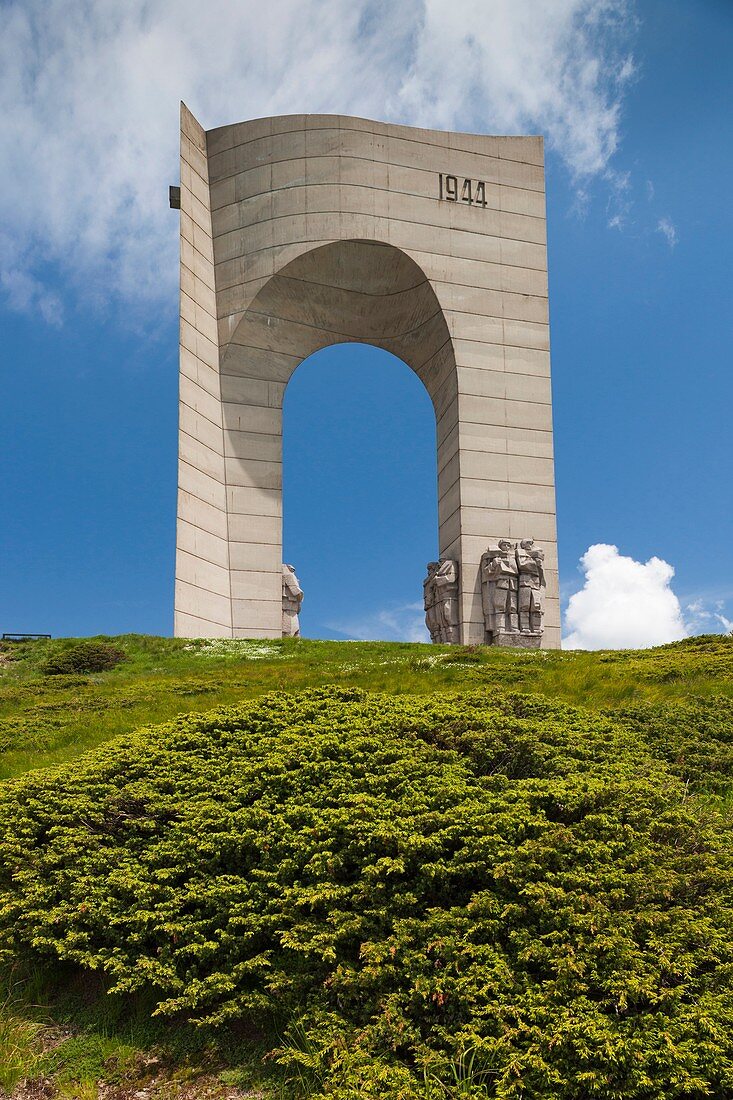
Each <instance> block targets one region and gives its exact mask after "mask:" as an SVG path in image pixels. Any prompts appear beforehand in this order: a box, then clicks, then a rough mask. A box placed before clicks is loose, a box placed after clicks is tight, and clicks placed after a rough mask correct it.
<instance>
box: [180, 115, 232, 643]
mask: <svg viewBox="0 0 733 1100" xmlns="http://www.w3.org/2000/svg"><path fill="white" fill-rule="evenodd" d="M180 216H181V332H180V390H179V404H178V410H179V411H178V415H179V450H178V516H177V553H176V595H175V625H174V632H175V635H176V636H177V637H184V638H185V637H193V638H201V637H227V638H230V637H231V636H232V601H231V590H230V580H229V577H230V573H229V532H228V529H227V523H228V521H227V500H226V492H227V490H226V471H225V465H224V433H223V428H222V402H221V382H220V376H219V341H218V334H217V323H216V298H215V292H214V251H213V242H212V231H211V200H210V194H209V169H208V161H207V156H206V133H205V131H204V130H203V129H202V127H201V126H200V125H199V124H198V122H197V121H196V119H195V118H194V117H193V115H192V114H191V112H190V111H189V110H188V109H187V108H186V106H185V105H184V104H183V103H182V104H181V215H180Z"/></svg>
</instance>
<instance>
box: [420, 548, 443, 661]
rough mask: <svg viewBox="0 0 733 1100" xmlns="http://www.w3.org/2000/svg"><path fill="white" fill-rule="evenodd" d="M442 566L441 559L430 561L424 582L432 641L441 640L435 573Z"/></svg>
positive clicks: (426, 615)
mask: <svg viewBox="0 0 733 1100" xmlns="http://www.w3.org/2000/svg"><path fill="white" fill-rule="evenodd" d="M439 566H440V562H439V561H429V562H428V575H427V577H426V578H425V580H424V581H423V582H422V591H423V607H424V608H425V625H426V627H427V628H428V631H429V632H430V641H431V642H439V641H440V624H439V623H438V590H437V587H436V584H435V574H436V573H437V572H438V567H439Z"/></svg>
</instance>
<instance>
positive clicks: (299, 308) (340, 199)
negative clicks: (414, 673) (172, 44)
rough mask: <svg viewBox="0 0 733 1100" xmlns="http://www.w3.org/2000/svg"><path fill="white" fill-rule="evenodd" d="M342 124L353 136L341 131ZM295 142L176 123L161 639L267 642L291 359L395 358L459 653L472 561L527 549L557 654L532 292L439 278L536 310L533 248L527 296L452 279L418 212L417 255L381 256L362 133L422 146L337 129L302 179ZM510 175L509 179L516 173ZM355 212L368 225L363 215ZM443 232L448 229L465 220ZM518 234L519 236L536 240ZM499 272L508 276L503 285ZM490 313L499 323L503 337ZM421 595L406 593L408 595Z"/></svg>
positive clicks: (301, 134) (286, 132)
mask: <svg viewBox="0 0 733 1100" xmlns="http://www.w3.org/2000/svg"><path fill="white" fill-rule="evenodd" d="M326 117H327V116H326ZM318 118H320V116H318ZM321 121H322V122H323V121H324V120H323V119H321ZM344 122H353V123H354V124H357V123H358V124H359V125H360V126H361V127H362V129H361V130H360V129H358V127H357V128H356V129H355V130H354V131H350V130H348V131H345V129H344V126H343V125H341V124H343V123H344ZM310 123H311V119H310V118H309V116H294V117H293V118H289V119H272V120H260V121H259V122H256V123H245V124H241V125H240V126H235V127H224V128H222V129H221V130H219V131H212V132H210V133H209V134H208V135H207V134H205V133H204V131H203V130H201V128H200V127H199V126H198V123H196V122H195V120H194V119H193V118H192V116H191V115H190V114H189V113H188V112H187V111H186V109H185V108H182V176H181V211H182V213H181V223H182V224H181V264H182V268H181V295H182V298H181V302H182V305H181V406H180V454H179V459H180V465H179V514H178V540H177V570H176V634H181V635H189V636H209V635H224V636H233V637H279V636H280V631H281V598H282V597H281V564H282V445H281V442H282V405H283V397H284V393H285V388H286V386H287V384H288V380H289V379H290V377H291V375H292V373H293V371H294V370H295V369H296V367H297V366H298V365H299V364H300V363H301V362H302V361H303V360H304V359H305V358H307V357H308V356H309V355H311V354H313V353H314V352H316V351H318V350H320V349H321V348H324V347H327V346H329V345H331V344H336V343H344V342H349V341H355V342H360V343H368V344H373V345H375V346H377V347H380V348H384V349H385V350H386V351H389V352H392V353H393V354H394V355H396V356H398V357H399V358H400V359H402V360H403V361H404V362H405V363H407V364H408V366H410V367H411V368H412V370H413V371H414V372H415V373H416V374H417V376H418V377H419V378H420V379H421V381H422V382H423V384H424V385H425V387H426V389H427V391H428V393H429V395H430V397H431V400H432V403H433V408H434V410H435V418H436V442H437V452H438V501H439V506H438V507H439V547H440V554H441V557H450V558H454V559H456V560H457V561H458V562H459V564H460V574H461V598H460V607H461V625H460V636H461V639H462V640H463V641H464V642H467V643H468V642H476V641H483V621H482V613H481V605H480V589H479V582H478V562H479V560H480V555H481V552H482V551H483V549H484V548H485V546H486V543H487V542H488V541H489V539H491V538H497V537H502V536H509V537H517V538H520V537H521V538H523V537H527V536H533V537H535V538H537V539H538V540H539V541H540V542H541V543H542V545H543V546H544V547H545V548H546V551H547V552H548V567H549V568H548V574H549V578H550V583H549V585H548V589H549V591H548V614H547V619H546V639H545V640H546V644H548V645H557V644H559V631H558V629H557V628H558V627H559V610H558V609H557V608H556V607H555V605H554V601H556V596H557V584H556V542H555V526H554V488H553V483H554V478H553V471H552V435H551V427H552V425H551V410H550V396H549V359H548V358H547V353H546V351H545V349H544V347H542V346H540V347H536V346H527V347H525V346H524V344H528V345H529V344H534V345H537V344H540V345H543V344H544V343H546V304H547V302H546V290H545V295H544V296H543V295H542V294H534V295H532V294H521V293H519V292H515V291H507V292H504V291H493V290H492V289H491V288H490V287H484V288H482V287H481V286H480V285H479V286H478V287H477V286H471V285H469V283H468V282H466V283H465V284H462V283H460V282H457V281H456V280H455V279H454V280H453V281H452V282H451V281H450V280H449V278H448V276H449V275H450V268H451V266H453V267H455V268H456V269H457V272H458V274H459V275H460V276H461V277H463V278H466V279H469V278H472V279H473V282H474V283H476V282H479V283H480V282H482V281H483V282H487V281H488V282H491V281H492V280H493V281H495V282H498V283H501V284H502V285H503V284H504V283H506V282H507V281H509V282H510V283H511V282H513V283H514V284H516V285H517V287H518V289H522V287H523V285H524V289H535V290H541V289H542V288H543V287H546V269H545V265H544V260H543V257H544V245H543V246H542V249H541V251H540V252H537V251H536V250H535V251H534V252H531V253H529V254H527V255H526V260H527V262H530V261H531V262H532V263H535V264H537V263H540V267H539V268H537V267H531V268H527V269H526V271H525V284H522V276H521V272H522V270H523V269H521V268H518V267H517V265H514V264H506V265H504V264H502V263H493V262H491V261H488V260H477V261H470V263H469V269H468V270H469V273H468V274H462V272H463V271H464V269H465V262H464V261H463V260H462V259H461V258H460V257H459V258H456V259H454V258H451V257H450V256H449V255H442V254H441V253H440V252H430V251H429V248H430V247H433V248H434V247H436V243H435V233H434V232H433V233H432V236H431V228H430V227H429V226H428V225H423V224H420V223H419V222H418V221H417V217H418V216H421V217H424V216H425V213H423V211H422V208H421V203H420V201H418V199H419V198H420V197H416V199H415V215H414V216H415V222H416V227H417V229H418V231H417V233H416V235H415V237H414V239H415V241H417V242H418V243H420V244H421V245H422V246H423V249H424V250H417V249H415V248H412V249H410V248H408V247H405V245H404V243H402V244H400V243H397V242H396V241H394V240H393V239H391V238H393V237H395V236H397V237H400V235H402V237H403V238H404V230H403V229H400V228H399V226H398V228H397V231H396V232H391V231H390V226H389V224H386V225H385V224H384V222H385V219H384V218H382V217H380V216H378V215H377V214H376V212H375V211H374V207H375V205H376V202H375V187H374V184H373V182H371V178H372V177H373V176H374V175H375V173H376V174H377V175H379V177H380V178H381V177H382V175H383V174H384V171H383V170H384V169H385V168H386V169H387V170H388V173H387V174H389V168H390V166H391V161H390V160H386V159H378V158H377V159H375V148H374V146H375V141H376V137H375V133H374V132H373V131H374V130H383V131H387V132H388V133H392V132H394V133H395V134H397V133H398V132H399V133H400V134H401V133H402V132H405V131H407V132H408V133H419V134H425V133H426V132H425V131H409V130H407V128H405V127H389V126H383V125H382V124H375V123H365V122H362V121H361V120H343V119H340V118H339V123H340V125H339V126H338V127H333V128H332V129H335V130H336V134H335V136H334V135H333V134H332V135H331V140H330V142H327V143H326V146H325V148H326V149H327V150H328V151H327V152H325V151H324V146H323V144H317V145H316V147H315V149H314V151H313V152H312V154H311V157H310V159H309V156H308V144H309V142H308V138H309V136H310V137H313V136H314V135H316V134H318V130H317V129H312V130H311V129H309V126H310ZM276 124H279V125H282V126H283V127H284V129H283V130H282V131H280V130H279V129H278V128H277V127H276ZM286 124H287V127H286ZM323 129H328V127H325V126H324V127H323ZM263 130H264V133H263ZM273 131H274V132H273ZM427 133H429V134H431V135H433V133H434V132H432V131H430V132H427ZM436 136H437V137H438V138H440V139H442V141H443V142H445V140H446V139H450V138H456V137H465V138H466V140H467V141H468V142H469V144H470V141H474V142H476V141H478V140H479V139H476V138H473V139H471V138H470V137H469V135H446V134H436ZM322 138H323V134H320V139H319V140H321V141H322ZM483 140H484V141H486V142H491V141H505V142H510V143H512V142H520V143H521V142H533V141H534V140H535V139H513V138H510V139H489V138H487V139H483ZM386 144H387V145H388V143H386ZM403 144H408V143H403ZM413 144H414V142H413ZM438 144H440V143H438ZM449 145H450V143H448V146H449ZM334 146H338V148H335V147H334ZM361 146H364V147H363V148H361ZM288 147H292V149H291V152H292V154H293V155H292V156H291V157H290V159H288V158H287V157H286V156H285V153H286V152H287V150H288ZM344 147H348V148H349V150H350V155H348V156H347V155H346V154H345V153H344V151H343V150H344ZM517 148H518V155H522V148H521V147H517ZM446 152H447V149H446ZM301 153H304V154H305V155H296V154H301ZM359 154H361V155H359ZM366 154H369V155H366ZM380 156H381V157H382V158H386V156H387V154H386V153H385V152H382V153H381V154H380ZM399 156H400V158H401V159H402V160H405V159H407V160H409V158H410V156H413V157H414V156H415V151H414V150H411V149H409V148H407V149H404V148H403V149H401V150H400V153H399ZM486 159H488V158H486ZM494 159H496V160H498V159H499V158H494ZM354 162H359V163H358V164H357V165H356V167H354V166H353V163H354ZM509 163H512V164H514V168H515V170H516V169H517V168H518V167H519V168H521V167H522V165H524V166H525V167H526V166H527V165H526V164H525V162H523V161H521V160H519V161H517V162H509ZM311 164H312V165H313V170H314V171H315V172H316V174H317V178H318V179H319V180H322V179H324V178H325V177H326V176H329V175H330V176H331V177H333V178H335V179H337V180H339V179H343V176H344V171H345V169H346V168H347V166H348V167H349V168H350V170H351V171H352V172H357V171H359V172H361V174H362V177H363V180H362V182H361V183H355V184H354V185H353V186H351V187H349V188H345V189H344V190H345V192H346V193H347V194H344V193H342V188H341V185H340V184H339V185H336V184H331V185H330V196H329V194H324V189H325V190H328V186H329V185H328V184H326V183H323V182H315V181H312V182H310V183H309V176H310V175H312V173H311V172H310V168H311ZM403 170H404V166H403ZM370 171H371V176H370ZM416 171H420V172H421V174H422V175H423V176H425V175H426V174H428V173H426V172H425V171H424V170H416ZM497 171H498V169H497ZM520 174H521V173H520ZM397 175H398V173H397V171H396V169H395V176H397ZM533 178H536V175H535V177H533ZM401 182H402V186H404V181H403V180H401ZM497 190H498V191H501V187H498V188H497ZM515 190H521V188H515ZM370 192H371V194H369V193H370ZM389 194H390V192H389V187H388V188H387V195H388V197H389ZM404 197H405V196H404V195H403V196H402V198H403V199H404ZM408 198H409V196H408ZM501 198H502V196H501V195H499V196H498V199H499V200H501ZM422 201H423V202H424V201H425V200H422ZM517 201H518V202H521V201H522V200H521V198H520V199H519V200H517ZM525 201H526V200H525ZM359 203H362V204H366V205H371V207H372V212H371V214H369V213H365V212H364V211H363V210H361V209H358V207H359ZM433 204H434V205H437V204H435V203H434V200H433ZM330 206H333V207H335V209H333V210H328V209H320V208H322V207H330ZM535 206H536V203H535ZM352 207H354V208H355V209H351V208H352ZM345 208H346V209H345ZM189 211H190V212H189ZM313 211H317V212H313ZM403 213H405V211H403ZM449 213H450V214H451V215H452V216H453V217H454V218H455V216H456V215H458V214H459V213H460V215H461V217H463V218H465V214H466V213H467V211H464V210H458V209H456V210H453V211H449ZM470 213H472V214H474V215H478V216H479V217H480V216H481V214H487V213H488V211H486V210H482V211H471V212H470ZM439 215H440V217H444V215H443V211H442V209H440V211H439ZM500 216H501V215H500ZM527 220H528V223H529V222H532V223H534V222H535V221H536V220H537V219H536V217H528V218H527ZM403 224H404V222H403V221H402V219H400V225H403ZM477 227H478V230H479V231H480V232H478V233H477V234H476V236H478V237H483V238H484V239H483V240H479V242H478V243H479V244H481V245H483V246H484V248H485V250H486V251H487V252H491V250H492V249H493V250H494V251H496V249H495V241H494V239H493V238H492V237H491V236H490V235H489V234H487V233H486V232H485V231H486V228H487V227H486V225H485V224H482V223H481V222H479V223H477ZM448 229H449V231H448V235H447V236H446V237H445V238H444V243H443V244H442V245H441V247H442V248H443V249H444V250H446V251H448V252H450V247H451V241H452V240H453V239H455V240H456V241H459V240H461V239H462V244H463V251H464V252H465V251H468V252H471V250H472V249H473V250H474V251H475V250H476V242H474V243H473V244H471V243H469V241H468V239H467V238H470V236H471V235H470V233H468V232H467V231H466V229H465V228H460V229H457V230H456V231H455V234H454V233H452V232H451V231H450V227H448ZM512 229H513V227H512ZM527 232H528V234H529V235H530V236H531V235H532V233H535V234H536V226H534V224H532V225H531V226H530V228H529V229H528V230H527ZM492 242H493V243H492ZM438 243H439V244H440V242H438ZM501 243H502V241H501V238H500V239H499V244H500V245H501ZM514 243H515V244H517V243H519V242H514ZM527 243H528V244H531V243H532V242H527ZM500 251H501V250H500ZM509 251H510V252H511V249H510V250H509ZM514 251H515V252H516V249H515V250H514ZM411 253H412V254H411ZM521 255H525V254H524V253H522V254H521ZM510 258H514V259H517V258H521V257H520V255H519V254H518V255H517V256H514V257H510ZM461 263H463V264H464V266H463V267H461ZM509 268H516V270H513V271H509V274H508V275H507V270H508V269H509ZM491 269H496V270H491ZM538 275H539V280H538ZM543 277H544V278H543ZM507 307H509V310H510V311H511V310H512V309H513V310H514V312H516V313H517V314H518V316H517V318H516V319H514V318H511V317H509V318H507V316H506V311H507ZM487 308H488V309H489V313H488V314H486V313H485V312H484V313H483V314H482V312H480V310H484V311H485V310H486V309H487ZM493 314H500V316H493ZM530 317H531V318H533V319H532V320H530V319H529V318H530ZM534 318H538V319H537V320H535V319H534ZM542 318H544V321H543V320H542ZM482 322H483V324H482ZM543 325H544V328H545V331H544V332H543V331H541V328H542V326H543ZM513 339H516V340H521V341H523V342H522V343H517V344H512V343H509V342H508V341H511V340H513ZM538 528H539V529H538ZM420 583H421V578H419V577H416V578H415V589H416V593H417V592H418V591H419V589H420ZM553 589H554V590H553Z"/></svg>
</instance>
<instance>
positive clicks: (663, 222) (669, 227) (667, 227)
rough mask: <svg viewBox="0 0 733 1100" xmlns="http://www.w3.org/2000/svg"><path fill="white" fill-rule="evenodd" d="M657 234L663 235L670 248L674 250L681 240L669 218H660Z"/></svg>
mask: <svg viewBox="0 0 733 1100" xmlns="http://www.w3.org/2000/svg"><path fill="white" fill-rule="evenodd" d="M657 233H661V234H662V236H663V237H664V239H665V240H666V242H667V244H668V245H669V247H670V248H674V246H675V245H676V244H677V241H678V240H679V237H678V236H677V227H676V226H675V225H674V223H673V222H672V221H671V220H670V219H669V218H660V219H659V221H658V222H657Z"/></svg>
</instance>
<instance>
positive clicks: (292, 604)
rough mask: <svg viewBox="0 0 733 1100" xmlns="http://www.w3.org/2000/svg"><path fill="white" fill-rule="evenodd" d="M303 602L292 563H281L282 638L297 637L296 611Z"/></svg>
mask: <svg viewBox="0 0 733 1100" xmlns="http://www.w3.org/2000/svg"><path fill="white" fill-rule="evenodd" d="M302 602H303V589H302V588H301V587H300V582H299V580H298V578H297V577H296V575H295V569H294V568H293V566H292V565H285V564H284V563H283V624H282V630H283V638H299V637H300V622H299V621H298V612H299V611H300V605H301V604H302Z"/></svg>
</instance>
